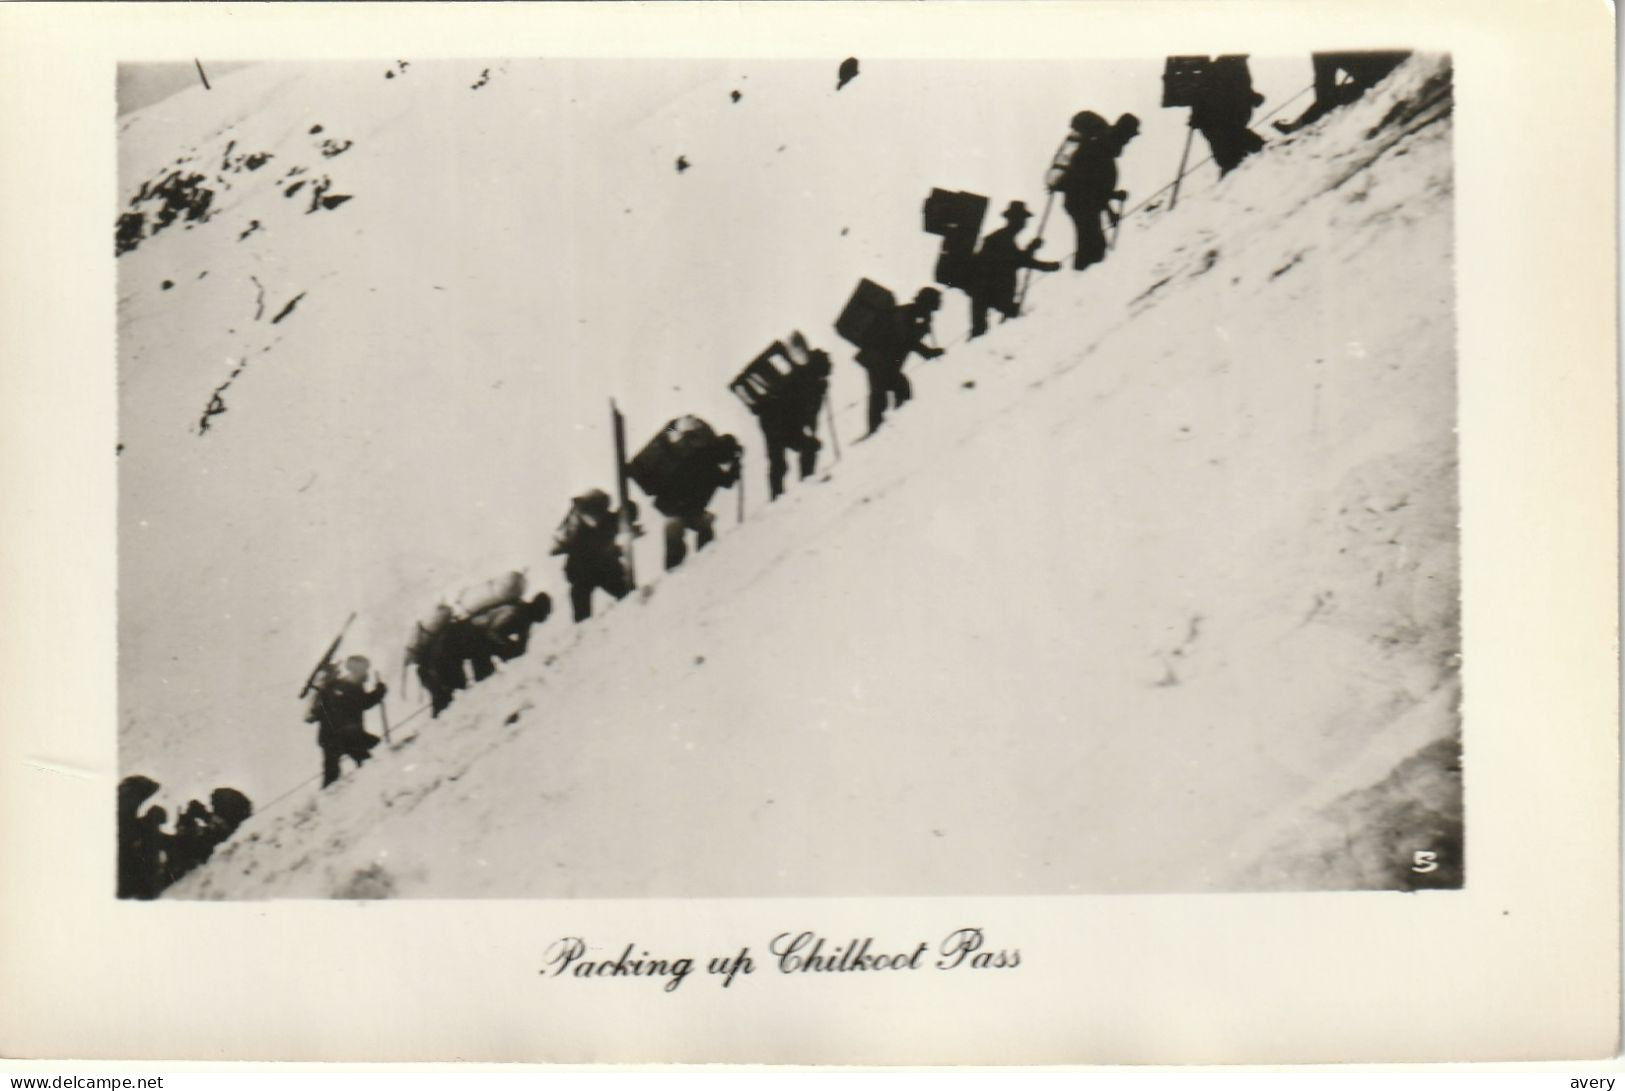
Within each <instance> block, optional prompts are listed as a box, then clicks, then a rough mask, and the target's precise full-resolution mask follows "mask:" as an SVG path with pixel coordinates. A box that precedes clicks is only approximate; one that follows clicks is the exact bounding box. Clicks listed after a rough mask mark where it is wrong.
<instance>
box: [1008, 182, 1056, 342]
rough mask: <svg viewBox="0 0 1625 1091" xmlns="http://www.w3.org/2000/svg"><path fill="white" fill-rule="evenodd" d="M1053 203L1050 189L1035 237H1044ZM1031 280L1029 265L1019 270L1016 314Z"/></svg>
mask: <svg viewBox="0 0 1625 1091" xmlns="http://www.w3.org/2000/svg"><path fill="white" fill-rule="evenodd" d="M1054 205H1055V191H1054V190H1053V189H1052V190H1050V191H1049V196H1048V197H1046V198H1044V214H1043V215H1042V216H1040V217H1038V234H1037V235H1035V236H1034V237H1035V238H1039V239H1042V238H1043V237H1044V226H1045V225H1046V224H1048V223H1049V210H1050V209H1051V208H1052V207H1054ZM1032 280H1033V271H1032V268H1031V267H1030V266H1029V267H1028V268H1025V269H1023V270H1022V271H1021V288H1020V290H1019V291H1017V292H1016V313H1017V314H1020V313H1021V305H1022V304H1023V303H1025V302H1026V301H1027V286H1028V285H1029V284H1031V283H1032Z"/></svg>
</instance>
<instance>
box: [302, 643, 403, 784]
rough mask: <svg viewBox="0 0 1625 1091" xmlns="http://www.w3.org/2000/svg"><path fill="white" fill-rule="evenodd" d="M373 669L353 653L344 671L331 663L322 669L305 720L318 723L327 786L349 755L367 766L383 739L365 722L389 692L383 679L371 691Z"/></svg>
mask: <svg viewBox="0 0 1625 1091" xmlns="http://www.w3.org/2000/svg"><path fill="white" fill-rule="evenodd" d="M371 669H372V664H371V663H369V662H368V661H367V659H366V657H365V656H360V655H352V656H350V657H349V658H348V659H346V660H345V661H344V670H343V672H342V673H341V672H340V671H339V669H338V668H336V667H334V666H332V665H331V664H329V665H327V666H325V667H324V668H322V671H321V675H320V677H319V678H318V679H317V682H316V692H315V693H314V694H312V696H311V699H310V707H309V709H308V710H307V711H306V713H305V722H306V723H313V724H316V725H317V729H316V745H317V746H319V747H321V751H322V787H323V788H326V787H327V786H328V785H329V784H332V783H333V782H334V781H335V780H338V779H339V759H341V758H346V757H347V758H349V759H351V760H352V761H354V762H355V763H356V765H358V766H359V765H364V764H366V761H367V758H368V757H369V756H371V754H372V749H373V747H375V746H377V745H378V743H379V741H380V740H379V738H378V736H376V735H373V734H371V733H370V732H368V731H367V729H366V727H365V726H364V725H363V724H362V722H361V717H362V714H363V713H364V712H366V710H367V709H369V708H372V707H373V706H374V705H376V704H377V703H378V702H379V701H382V700H383V699H384V695H385V694H386V693H388V692H389V687H388V686H386V685H384V683H383V682H382V681H380V682H379V683H378V684H377V685H376V686H374V687H373V688H372V689H371V690H368V689H366V688H365V685H366V681H367V673H368V672H369V671H370V670H371Z"/></svg>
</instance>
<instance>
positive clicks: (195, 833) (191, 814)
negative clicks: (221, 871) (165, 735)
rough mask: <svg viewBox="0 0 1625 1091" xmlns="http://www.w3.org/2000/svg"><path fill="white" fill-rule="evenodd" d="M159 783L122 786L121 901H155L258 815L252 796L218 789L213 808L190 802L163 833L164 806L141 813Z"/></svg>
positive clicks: (132, 779)
mask: <svg viewBox="0 0 1625 1091" xmlns="http://www.w3.org/2000/svg"><path fill="white" fill-rule="evenodd" d="M158 787H159V786H158V782H157V781H155V780H153V779H152V778H151V777H144V776H141V775H139V774H136V775H134V776H128V777H125V778H124V779H123V780H122V781H120V782H119V786H118V896H119V897H120V898H140V899H148V898H156V897H157V896H158V895H159V894H160V893H162V892H163V890H164V888H165V887H167V886H169V885H170V884H171V883H174V882H177V881H178V880H179V879H180V878H181V877H182V876H183V875H185V874H186V873H187V872H189V871H191V870H192V869H193V868H196V867H199V866H201V865H202V864H203V863H204V861H206V860H208V858H209V857H210V855H212V854H213V852H214V850H215V848H216V847H217V846H218V845H219V844H220V843H221V842H223V841H224V840H225V839H226V838H228V837H230V836H231V835H232V834H233V833H235V832H236V830H237V827H238V826H241V825H242V824H243V823H244V822H246V821H247V820H248V817H249V815H251V814H253V813H254V805H253V804H252V803H250V802H249V800H248V797H247V796H245V795H243V793H241V792H239V791H237V789H235V788H216V789H215V790H214V791H213V792H211V793H209V806H207V807H205V806H204V805H203V803H202V802H201V801H199V800H196V799H194V800H192V801H191V802H189V803H187V805H186V806H185V808H183V809H182V810H181V813H180V814H179V815H178V816H176V818H175V828H174V829H173V830H165V829H164V823H165V822H168V821H169V812H168V811H167V810H165V809H164V808H163V807H160V806H156V805H154V806H151V807H148V808H147V809H146V810H145V811H143V810H141V805H142V804H143V803H145V802H147V800H149V799H151V798H152V797H153V795H155V794H156V793H157V791H158Z"/></svg>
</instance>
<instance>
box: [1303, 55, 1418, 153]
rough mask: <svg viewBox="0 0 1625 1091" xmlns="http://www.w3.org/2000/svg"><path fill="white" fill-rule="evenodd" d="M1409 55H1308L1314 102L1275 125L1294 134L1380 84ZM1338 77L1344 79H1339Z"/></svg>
mask: <svg viewBox="0 0 1625 1091" xmlns="http://www.w3.org/2000/svg"><path fill="white" fill-rule="evenodd" d="M1409 57H1410V53H1409V52H1406V51H1403V50H1400V51H1386V52H1380V51H1369V52H1361V53H1314V54H1311V55H1310V59H1311V60H1312V62H1313V64H1314V69H1315V101H1314V102H1313V103H1312V104H1311V105H1310V107H1309V109H1307V110H1305V111H1304V112H1303V113H1301V114H1299V115H1298V116H1297V117H1295V118H1293V119H1292V120H1291V121H1277V122H1276V123H1275V128H1276V129H1277V130H1279V131H1280V132H1283V133H1295V132H1297V131H1298V130H1299V129H1301V128H1303V127H1304V126H1306V125H1312V124H1314V123H1315V122H1317V121H1319V120H1320V119H1321V118H1323V117H1325V116H1326V115H1327V114H1329V113H1331V112H1332V111H1333V110H1335V109H1337V108H1338V107H1339V106H1347V105H1348V104H1349V103H1351V102H1353V101H1354V100H1355V99H1357V98H1359V97H1360V96H1361V95H1363V94H1365V93H1366V92H1367V91H1368V90H1370V89H1371V88H1373V87H1375V86H1376V85H1377V84H1379V83H1381V82H1382V81H1383V79H1384V78H1386V77H1387V75H1388V74H1389V73H1390V72H1392V71H1393V70H1394V69H1396V68H1398V67H1399V66H1400V65H1402V64H1404V63H1405V61H1406V60H1407V59H1408V58H1409ZM1340 76H1347V77H1348V78H1347V79H1345V80H1342V81H1341V82H1339V77H1340Z"/></svg>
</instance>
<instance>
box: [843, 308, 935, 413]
mask: <svg viewBox="0 0 1625 1091" xmlns="http://www.w3.org/2000/svg"><path fill="white" fill-rule="evenodd" d="M865 283H867V282H865ZM882 290H883V289H882ZM889 294H890V293H888V295H889ZM941 306H942V293H941V292H939V291H937V290H936V289H935V288H930V287H927V288H921V289H920V290H919V292H917V293H916V294H915V296H914V299H913V301H912V302H909V303H906V304H904V305H903V306H901V307H897V306H893V307H891V308H890V309H889V310H888V311H886V312H883V313H881V314H879V315H877V316H876V318H875V320H874V322H873V323H872V324H871V325H870V326H869V328H868V329H867V330H866V331H865V333H864V335H863V343H862V345H861V347H860V348H859V349H858V355H857V361H858V364H859V366H861V367H862V368H863V369H864V371H866V372H868V374H869V431H868V434H867V435H869V436H872V435H874V434H875V431H876V430H877V429H878V428H879V427H880V422H881V421H883V420H884V419H885V417H886V410H887V409H897V408H901V407H902V406H903V404H904V403H906V402H907V401H908V400H909V399H910V398H911V397H913V395H914V388H913V387H912V386H910V385H909V381H908V376H907V375H905V374H903V364H904V363H905V362H906V361H907V360H908V357H909V354H910V353H916V354H918V355H919V356H921V357H923V358H925V359H927V360H934V359H936V358H937V357H938V356H941V355H942V349H939V348H935V347H933V346H931V345H928V344H926V343H925V339H926V338H927V337H930V336H931V316H932V315H933V314H935V313H936V312H937V309H938V308H939V307H941ZM865 438H867V436H866V437H865Z"/></svg>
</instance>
